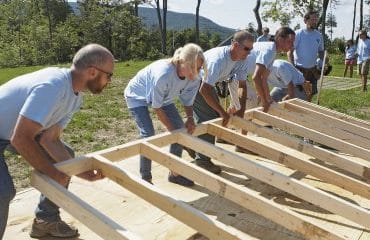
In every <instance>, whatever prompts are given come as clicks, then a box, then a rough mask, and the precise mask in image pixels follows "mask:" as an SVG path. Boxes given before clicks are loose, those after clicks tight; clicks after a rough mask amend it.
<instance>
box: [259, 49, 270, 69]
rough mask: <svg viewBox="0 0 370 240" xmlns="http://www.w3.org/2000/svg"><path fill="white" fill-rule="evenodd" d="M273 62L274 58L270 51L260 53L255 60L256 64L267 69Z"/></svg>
mask: <svg viewBox="0 0 370 240" xmlns="http://www.w3.org/2000/svg"><path fill="white" fill-rule="evenodd" d="M273 61H274V56H273V52H272V51H270V50H269V51H261V52H260V53H259V54H258V56H257V59H256V64H257V63H258V64H262V65H264V66H265V67H266V68H267V69H270V68H271V66H272V63H273Z"/></svg>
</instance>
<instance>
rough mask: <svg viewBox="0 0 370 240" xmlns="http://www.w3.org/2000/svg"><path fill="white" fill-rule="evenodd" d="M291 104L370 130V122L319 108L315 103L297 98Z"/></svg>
mask: <svg viewBox="0 0 370 240" xmlns="http://www.w3.org/2000/svg"><path fill="white" fill-rule="evenodd" d="M291 102H292V103H294V104H296V105H299V106H302V107H305V108H310V109H313V110H315V111H317V112H321V113H324V114H326V115H329V116H333V117H335V118H338V119H342V120H344V121H346V122H350V123H353V124H356V125H358V126H362V127H365V128H370V122H368V121H364V120H361V119H358V118H354V117H351V116H349V115H346V114H343V113H340V112H337V111H334V110H331V109H329V108H325V107H322V106H318V105H316V104H313V103H310V102H307V101H303V100H301V99H298V98H295V99H294V100H293V101H291Z"/></svg>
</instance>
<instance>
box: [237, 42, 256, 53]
mask: <svg viewBox="0 0 370 240" xmlns="http://www.w3.org/2000/svg"><path fill="white" fill-rule="evenodd" d="M239 46H243V48H242V49H243V50H244V51H246V52H250V51H252V49H253V47H247V46H244V45H243V44H241V43H239Z"/></svg>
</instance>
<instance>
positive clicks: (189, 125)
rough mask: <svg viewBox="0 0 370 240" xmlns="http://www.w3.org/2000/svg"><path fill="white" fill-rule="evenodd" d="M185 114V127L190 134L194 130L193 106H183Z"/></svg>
mask: <svg viewBox="0 0 370 240" xmlns="http://www.w3.org/2000/svg"><path fill="white" fill-rule="evenodd" d="M184 109H185V114H186V121H185V127H186V129H187V131H188V133H189V134H192V133H193V132H194V129H195V122H194V117H193V106H184Z"/></svg>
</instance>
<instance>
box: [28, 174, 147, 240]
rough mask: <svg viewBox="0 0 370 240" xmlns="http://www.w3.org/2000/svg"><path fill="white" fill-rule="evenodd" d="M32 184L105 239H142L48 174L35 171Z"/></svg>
mask: <svg viewBox="0 0 370 240" xmlns="http://www.w3.org/2000/svg"><path fill="white" fill-rule="evenodd" d="M31 185H32V186H34V187H35V188H36V189H37V190H39V191H40V192H42V193H43V194H44V195H45V196H46V197H47V198H49V199H50V200H51V201H53V202H54V203H55V204H57V205H58V206H60V207H62V208H63V209H64V210H66V211H67V212H68V213H69V214H71V215H72V216H73V217H74V218H76V219H77V220H79V221H80V222H82V223H83V224H85V225H86V226H87V227H89V228H90V230H91V231H93V232H95V233H96V234H97V235H99V236H100V237H102V238H103V239H109V240H125V239H130V240H131V239H141V238H140V237H139V236H136V235H135V234H133V233H131V232H129V231H127V230H126V229H125V228H123V227H122V226H120V225H119V224H117V223H116V222H114V221H113V220H111V219H110V218H108V217H107V216H105V215H104V214H102V213H100V212H99V211H97V210H96V209H95V208H93V207H91V206H90V205H89V204H87V203H86V202H84V201H82V200H81V199H80V198H78V197H77V196H76V195H74V194H73V193H71V192H69V191H68V190H67V189H66V188H64V187H63V186H61V185H60V184H58V183H57V182H55V181H54V180H52V179H51V178H49V177H47V176H46V175H43V174H41V173H39V172H37V171H34V172H33V173H32V177H31Z"/></svg>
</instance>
